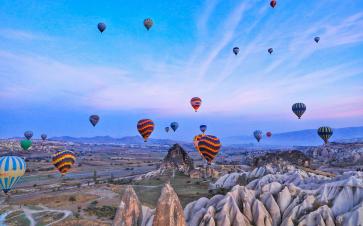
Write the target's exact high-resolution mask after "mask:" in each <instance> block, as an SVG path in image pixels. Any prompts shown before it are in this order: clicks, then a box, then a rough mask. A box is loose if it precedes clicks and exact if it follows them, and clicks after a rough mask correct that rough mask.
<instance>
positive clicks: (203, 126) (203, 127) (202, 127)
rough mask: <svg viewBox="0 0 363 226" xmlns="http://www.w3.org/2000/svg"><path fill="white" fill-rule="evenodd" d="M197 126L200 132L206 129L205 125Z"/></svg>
mask: <svg viewBox="0 0 363 226" xmlns="http://www.w3.org/2000/svg"><path fill="white" fill-rule="evenodd" d="M199 128H200V131H202V133H205V131H206V130H207V125H200V126H199Z"/></svg>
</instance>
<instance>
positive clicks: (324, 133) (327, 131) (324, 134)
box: [318, 126, 333, 144]
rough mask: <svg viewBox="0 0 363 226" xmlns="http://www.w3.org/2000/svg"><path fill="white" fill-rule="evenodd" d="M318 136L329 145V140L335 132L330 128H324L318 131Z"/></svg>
mask: <svg viewBox="0 0 363 226" xmlns="http://www.w3.org/2000/svg"><path fill="white" fill-rule="evenodd" d="M318 135H319V136H320V137H321V139H323V140H324V143H325V144H327V143H328V141H329V138H330V137H331V136H332V135H333V130H332V128H330V127H328V126H323V127H320V128H319V129H318Z"/></svg>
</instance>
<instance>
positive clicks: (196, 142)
mask: <svg viewBox="0 0 363 226" xmlns="http://www.w3.org/2000/svg"><path fill="white" fill-rule="evenodd" d="M203 136H205V135H204V134H198V135H196V136H194V139H193V144H194V147H195V149H197V151H198V152H199V154H200V156H202V158H203V159H204V156H203V155H202V153H201V152H200V151H199V147H198V143H199V141H200V138H202V137H203Z"/></svg>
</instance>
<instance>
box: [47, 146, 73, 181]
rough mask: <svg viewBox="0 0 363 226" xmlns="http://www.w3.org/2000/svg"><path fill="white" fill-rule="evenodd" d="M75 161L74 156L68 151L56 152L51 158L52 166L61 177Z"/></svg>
mask: <svg viewBox="0 0 363 226" xmlns="http://www.w3.org/2000/svg"><path fill="white" fill-rule="evenodd" d="M75 161H76V156H75V154H74V153H73V152H72V151H68V150H64V151H58V152H57V153H55V154H54V155H53V156H52V164H53V165H54V166H55V168H57V169H58V170H59V172H60V173H61V174H62V176H63V175H65V174H66V173H67V172H68V171H69V170H70V169H71V168H72V166H73V164H74V162H75Z"/></svg>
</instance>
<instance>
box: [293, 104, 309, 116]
mask: <svg viewBox="0 0 363 226" xmlns="http://www.w3.org/2000/svg"><path fill="white" fill-rule="evenodd" d="M291 108H292V111H293V112H294V113H295V115H296V116H297V117H298V118H299V119H300V118H301V116H302V115H303V114H304V112H305V111H306V105H305V104H304V103H295V104H293V105H292V107H291Z"/></svg>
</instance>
